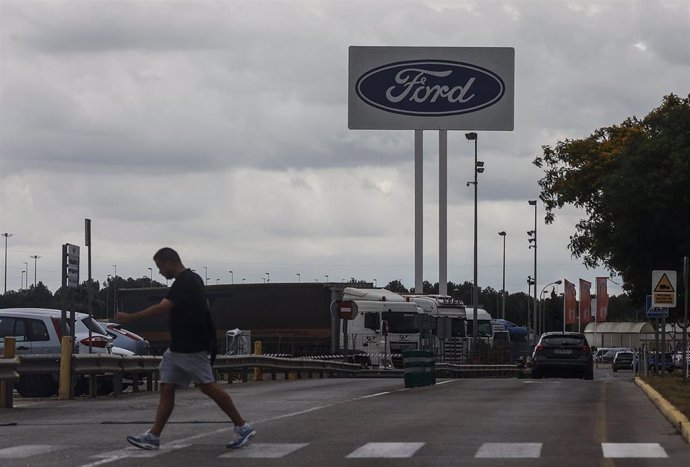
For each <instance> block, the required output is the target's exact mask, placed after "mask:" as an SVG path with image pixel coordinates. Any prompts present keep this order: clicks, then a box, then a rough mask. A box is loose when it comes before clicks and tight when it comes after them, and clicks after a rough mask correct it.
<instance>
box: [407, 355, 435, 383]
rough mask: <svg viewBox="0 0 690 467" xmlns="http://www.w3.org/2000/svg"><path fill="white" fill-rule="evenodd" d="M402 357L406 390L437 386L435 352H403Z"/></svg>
mask: <svg viewBox="0 0 690 467" xmlns="http://www.w3.org/2000/svg"><path fill="white" fill-rule="evenodd" d="M402 355H403V368H404V369H405V370H404V371H405V387H406V388H416V387H419V386H431V385H432V384H436V368H435V364H434V353H433V352H431V351H428V350H403V353H402Z"/></svg>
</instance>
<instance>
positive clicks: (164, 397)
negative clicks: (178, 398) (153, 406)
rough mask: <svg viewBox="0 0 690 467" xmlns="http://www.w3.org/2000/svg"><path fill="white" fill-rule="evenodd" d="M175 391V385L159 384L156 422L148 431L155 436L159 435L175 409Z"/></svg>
mask: <svg viewBox="0 0 690 467" xmlns="http://www.w3.org/2000/svg"><path fill="white" fill-rule="evenodd" d="M175 389H177V385H176V384H170V383H161V389H160V400H159V402H158V409H157V410H156V421H155V422H154V423H153V426H152V427H151V430H149V431H150V432H151V433H153V434H154V435H156V436H160V435H161V432H162V431H163V428H164V427H165V424H166V423H167V421H168V418H170V414H172V411H173V408H174V407H175Z"/></svg>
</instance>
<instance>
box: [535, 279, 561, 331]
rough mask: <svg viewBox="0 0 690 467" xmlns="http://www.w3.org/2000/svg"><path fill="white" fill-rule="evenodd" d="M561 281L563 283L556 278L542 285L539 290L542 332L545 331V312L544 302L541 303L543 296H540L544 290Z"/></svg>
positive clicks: (559, 283)
mask: <svg viewBox="0 0 690 467" xmlns="http://www.w3.org/2000/svg"><path fill="white" fill-rule="evenodd" d="M562 283H563V281H562V280H560V279H558V280H557V281H554V282H551V283H550V284H546V285H545V286H544V288H543V289H541V292H539V308H541V316H540V321H541V330H542V332H546V314H545V313H544V303H543V298H542V296H543V295H544V291H545V290H546V289H548V288H549V287H550V286H552V285H561V284H562Z"/></svg>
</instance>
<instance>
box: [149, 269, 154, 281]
mask: <svg viewBox="0 0 690 467" xmlns="http://www.w3.org/2000/svg"><path fill="white" fill-rule="evenodd" d="M149 278H150V279H151V285H153V268H149Z"/></svg>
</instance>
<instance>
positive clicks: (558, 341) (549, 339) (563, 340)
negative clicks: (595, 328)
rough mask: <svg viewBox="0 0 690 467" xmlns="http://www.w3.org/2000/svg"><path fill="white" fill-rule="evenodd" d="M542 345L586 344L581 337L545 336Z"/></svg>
mask: <svg viewBox="0 0 690 467" xmlns="http://www.w3.org/2000/svg"><path fill="white" fill-rule="evenodd" d="M542 343H543V344H547V345H554V346H578V345H582V344H584V339H583V338H582V337H580V336H544V337H543V338H542Z"/></svg>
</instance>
